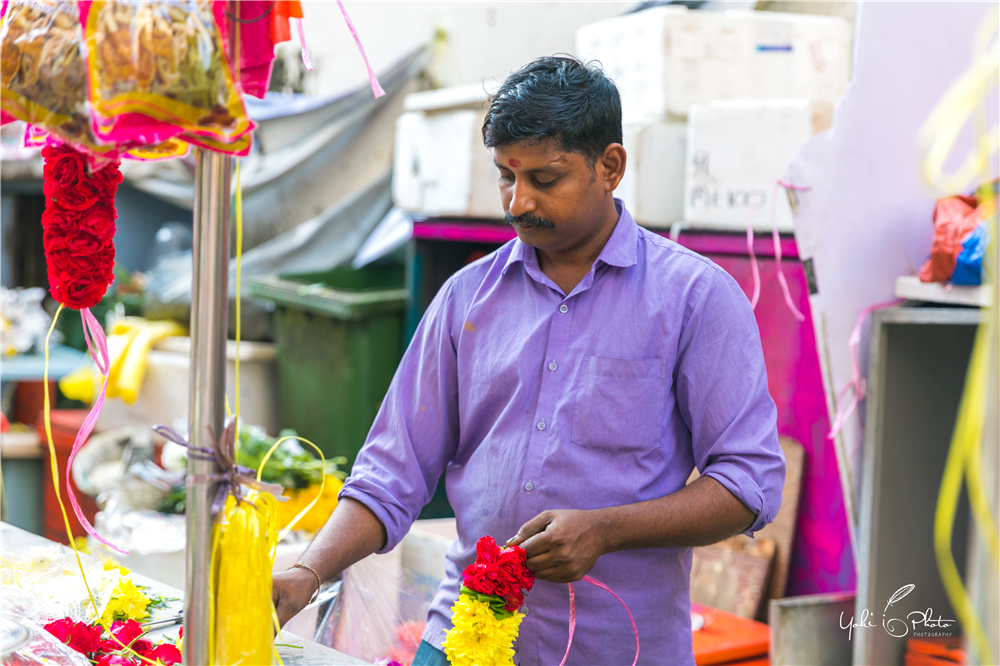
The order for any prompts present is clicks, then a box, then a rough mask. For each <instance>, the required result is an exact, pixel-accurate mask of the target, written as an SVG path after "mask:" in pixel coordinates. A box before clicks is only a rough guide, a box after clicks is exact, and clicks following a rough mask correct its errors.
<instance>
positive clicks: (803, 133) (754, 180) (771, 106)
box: [684, 99, 831, 232]
mask: <svg viewBox="0 0 1000 666" xmlns="http://www.w3.org/2000/svg"><path fill="white" fill-rule="evenodd" d="M830 116H831V109H830V107H829V106H828V105H825V104H817V103H813V102H810V101H809V100H806V99H786V100H723V101H718V102H711V103H709V104H696V105H694V106H692V107H691V113H690V115H689V117H688V137H687V142H688V146H687V147H688V150H687V157H686V161H685V171H686V179H685V185H684V221H685V222H686V223H687V225H688V226H690V227H692V228H702V229H705V228H710V229H720V230H736V231H741V230H744V229H746V228H747V223H748V222H749V220H750V212H751V211H750V206H751V205H752V206H753V226H754V229H756V230H758V231H769V230H770V229H771V206H772V201H771V197H772V194H773V193H774V185H775V181H777V180H778V179H781V178H782V177H784V175H785V170H786V169H787V168H788V164H789V163H790V162H791V161H792V158H794V157H795V155H796V154H797V153H798V151H799V148H800V147H801V146H802V144H803V143H805V142H806V140H807V139H809V137H811V136H812V135H813V134H815V133H816V132H818V131H820V130H822V129H826V128H827V127H829V124H830ZM773 204H774V209H775V216H776V220H777V226H778V230H779V231H784V232H791V231H794V226H793V224H792V211H791V206H790V205H789V203H788V197H787V195H786V193H785V191H784V189H782V188H778V190H777V197H776V198H775V200H774V201H773Z"/></svg>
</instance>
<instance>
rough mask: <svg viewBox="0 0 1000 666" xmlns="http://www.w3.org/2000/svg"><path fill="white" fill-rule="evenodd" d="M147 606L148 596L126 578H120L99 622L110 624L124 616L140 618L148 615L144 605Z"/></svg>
mask: <svg viewBox="0 0 1000 666" xmlns="http://www.w3.org/2000/svg"><path fill="white" fill-rule="evenodd" d="M147 606H149V597H147V596H146V595H145V594H143V593H142V592H141V591H140V590H139V589H138V588H137V587H136V586H135V583H133V582H132V581H131V580H129V579H128V578H122V579H121V582H119V583H118V587H117V588H115V591H114V593H112V595H111V600H110V601H108V605H107V607H106V608H105V609H104V614H103V615H102V616H101V624H103V625H104V626H111V623H112V622H113V621H114V620H115V616H118V619H121V618H122V617H125V618H126V619H129V620H141V619H143V618H145V617H147V616H148V615H149V613H148V612H147V611H146V607H147Z"/></svg>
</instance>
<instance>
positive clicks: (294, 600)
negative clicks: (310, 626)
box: [271, 568, 316, 627]
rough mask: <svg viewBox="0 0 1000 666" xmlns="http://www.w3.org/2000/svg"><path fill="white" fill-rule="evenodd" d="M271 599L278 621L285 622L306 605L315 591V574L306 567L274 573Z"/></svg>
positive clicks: (282, 624)
mask: <svg viewBox="0 0 1000 666" xmlns="http://www.w3.org/2000/svg"><path fill="white" fill-rule="evenodd" d="M272 581H273V586H272V588H271V599H272V600H273V601H274V610H275V611H277V613H278V623H279V624H280V625H281V626H282V627H283V626H285V623H286V622H288V621H289V620H291V619H292V618H293V617H295V616H296V615H298V614H299V612H300V611H301V610H302V609H303V608H305V607H306V605H307V604H308V603H309V600H310V599H312V595H313V594H314V593H315V592H316V576H314V575H312V572H310V571H308V570H307V569H301V568H295V569H289V570H288V571H282V572H280V573H276V574H274V577H273V578H272Z"/></svg>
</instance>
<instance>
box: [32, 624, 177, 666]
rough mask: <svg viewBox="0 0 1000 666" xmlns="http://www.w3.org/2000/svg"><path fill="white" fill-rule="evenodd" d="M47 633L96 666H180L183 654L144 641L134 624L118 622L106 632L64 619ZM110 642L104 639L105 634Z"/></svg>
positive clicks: (173, 648) (170, 646) (49, 627)
mask: <svg viewBox="0 0 1000 666" xmlns="http://www.w3.org/2000/svg"><path fill="white" fill-rule="evenodd" d="M45 630H46V631H48V632H49V633H50V634H52V635H53V636H55V637H56V639H57V640H60V641H62V642H63V643H65V644H66V645H68V646H69V647H70V648H72V649H74V650H76V651H77V652H80V653H82V654H84V655H86V656H87V658H88V659H90V661H92V662H94V663H95V664H97V666H140V664H143V665H144V664H163V665H165V666H170V665H171V664H179V663H181V652H180V650H178V649H177V646H176V645H172V644H170V643H160V644H159V645H154V644H153V642H152V641H150V640H148V639H146V638H142V637H143V636H145V635H146V632H145V631H144V630H143V628H142V626H141V625H140V624H139V623H138V622H136V621H135V620H127V621H125V622H121V621H115V622H114V623H113V624H112V625H111V627H110V628H108V629H105V628H104V627H102V626H101V625H99V624H93V625H90V624H87V623H86V622H74V621H73V620H72V619H70V618H68V617H65V618H63V619H61V620H56V621H54V622H49V623H48V624H47V625H45ZM105 631H107V633H108V634H109V637H108V638H102V637H103V635H104V632H105Z"/></svg>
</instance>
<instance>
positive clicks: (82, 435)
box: [66, 308, 128, 555]
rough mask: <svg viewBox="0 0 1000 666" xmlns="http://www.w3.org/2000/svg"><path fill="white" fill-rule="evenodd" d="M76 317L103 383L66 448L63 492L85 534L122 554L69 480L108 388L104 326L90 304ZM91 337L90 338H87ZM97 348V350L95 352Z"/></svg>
mask: <svg viewBox="0 0 1000 666" xmlns="http://www.w3.org/2000/svg"><path fill="white" fill-rule="evenodd" d="M80 317H81V318H82V319H83V337H84V338H85V339H86V341H87V349H88V350H90V356H91V357H92V358H93V359H94V363H96V364H97V369H98V370H100V371H101V374H102V375H104V385H103V386H102V387H101V392H100V394H99V395H98V396H97V402H95V403H94V406H93V407H91V409H90V413H89V414H87V418H85V419H84V420H83V425H82V426H80V430H79V431H77V433H76V439H75V440H74V441H73V449H72V450H71V451H70V454H69V460H67V462H66V494H67V495H69V503H70V504H72V505H73V513H74V514H76V519H77V520H79V521H80V524H81V525H82V526H83V529H85V530H86V531H87V534H89V535H90V536H92V537H94V538H95V539H97V540H98V541H100V542H101V543H103V544H104V545H105V546H107V547H108V548H110V549H112V550H114V551H116V552H118V553H121V554H122V555H128V551H127V550H124V549H122V548H119V547H118V546H116V545H114V544H113V543H111V542H110V541H108V540H107V539H104V538H103V537H102V536H101V535H100V534H98V533H97V530H95V529H94V527H93V525H91V524H90V521H88V520H87V517H86V516H84V515H83V509H81V508H80V503H79V502H77V500H76V493H75V492H73V483H72V476H71V474H72V470H73V460H74V459H75V458H76V454H77V453H78V452H79V451H80V449H81V448H83V445H84V444H85V443H86V441H87V438H88V437H90V433H91V432H93V431H94V425H95V424H96V423H97V417H98V416H100V414H101V407H103V406H104V396H105V395H106V393H107V390H108V375H109V372H110V370H111V359H110V357H109V355H108V340H107V338H106V337H104V329H103V328H101V325H100V323H98V321H97V318H96V317H94V315H93V313H92V312H91V311H90V308H84V309H82V310H80ZM91 338H93V339H91ZM95 343H96V346H97V351H95V350H94V346H95ZM98 352H100V354H98Z"/></svg>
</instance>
